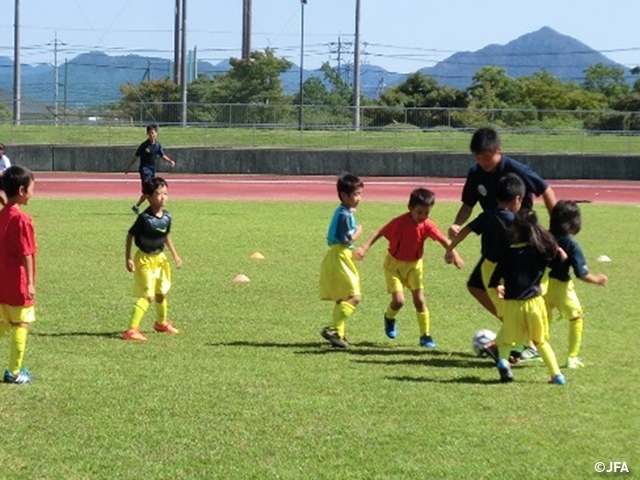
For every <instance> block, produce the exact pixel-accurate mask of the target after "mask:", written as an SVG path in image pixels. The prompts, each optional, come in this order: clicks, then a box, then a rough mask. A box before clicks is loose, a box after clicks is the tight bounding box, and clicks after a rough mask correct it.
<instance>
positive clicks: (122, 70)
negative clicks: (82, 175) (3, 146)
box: [0, 27, 628, 106]
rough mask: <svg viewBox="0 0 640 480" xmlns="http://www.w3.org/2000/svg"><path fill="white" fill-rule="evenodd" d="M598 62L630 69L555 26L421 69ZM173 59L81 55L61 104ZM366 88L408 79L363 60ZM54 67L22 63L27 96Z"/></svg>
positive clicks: (67, 73) (207, 69)
mask: <svg viewBox="0 0 640 480" xmlns="http://www.w3.org/2000/svg"><path fill="white" fill-rule="evenodd" d="M596 63H603V64H605V65H607V66H612V67H620V68H623V69H624V70H625V73H627V74H628V69H627V68H626V67H624V66H623V65H620V64H617V63H615V62H614V61H612V60H610V59H608V58H607V57H606V56H604V55H602V54H601V53H599V52H597V51H595V50H593V49H592V48H590V47H588V46H587V45H585V44H584V43H582V42H580V41H579V40H576V39H574V38H572V37H569V36H567V35H563V34H561V33H558V32H556V31H555V30H553V29H552V28H549V27H543V28H541V29H540V30H537V31H535V32H532V33H527V34H525V35H523V36H521V37H519V38H516V39H515V40H513V41H511V42H509V43H507V44H506V45H488V46H486V47H484V48H482V49H480V50H477V51H475V52H459V53H455V54H454V55H451V56H450V57H448V58H447V59H445V60H443V61H441V62H439V63H438V64H436V65H434V66H433V67H428V68H423V69H421V70H419V71H420V72H422V73H424V74H426V75H429V76H432V77H433V78H435V79H436V80H437V81H438V82H439V83H441V84H443V85H450V86H452V87H456V88H460V89H466V88H468V87H469V86H470V85H471V83H472V78H473V75H474V74H475V72H476V71H477V70H478V69H480V68H482V67H484V66H487V65H493V66H497V67H502V68H504V69H505V70H506V72H507V74H508V75H509V76H511V77H514V78H517V77H520V76H523V75H531V74H532V73H534V72H536V71H539V70H541V69H546V70H547V71H548V72H549V73H551V74H552V75H554V76H556V77H558V78H560V79H561V80H563V81H565V82H566V81H569V80H574V81H577V82H582V81H583V79H584V70H585V69H586V68H587V67H589V66H592V65H594V64H596ZM172 65H173V62H172V60H168V59H166V58H158V57H143V56H140V55H124V56H109V55H107V54H105V53H102V52H89V53H84V54H81V55H78V56H77V57H75V58H73V59H72V60H69V61H68V62H65V63H62V64H60V65H58V102H59V103H60V104H62V103H63V102H65V101H66V102H68V103H69V104H73V105H74V106H78V105H86V106H96V105H104V104H108V103H111V102H115V101H117V100H118V99H119V98H120V90H119V87H120V85H123V84H127V83H133V84H138V83H140V82H141V81H143V80H146V79H159V78H164V77H167V76H169V77H170V76H172V72H173V67H172ZM229 66H230V64H229V61H228V60H225V61H222V62H220V63H218V64H215V65H214V64H212V63H210V62H204V61H198V68H197V71H198V74H207V75H210V76H214V75H217V74H220V73H223V72H226V71H227V70H228V69H229ZM360 73H361V80H360V85H361V91H362V94H363V95H364V96H366V97H369V98H378V97H379V95H380V93H382V91H384V90H385V89H386V88H388V87H389V86H392V85H395V84H397V83H400V82H402V81H404V80H405V79H406V77H407V75H406V74H401V73H394V72H389V71H387V70H385V69H384V68H382V67H379V66H376V65H367V64H363V65H362V66H361V68H360ZM340 74H341V75H342V78H343V79H344V81H345V82H347V83H348V84H351V83H352V81H353V65H352V64H349V63H346V64H344V65H342V66H341V68H340ZM312 76H315V77H319V78H320V79H322V80H323V81H324V75H323V74H322V72H321V71H319V70H305V71H304V72H303V79H304V80H306V79H307V78H309V77H312ZM281 80H282V84H283V88H284V90H285V92H286V93H287V94H293V93H296V92H297V91H298V90H299V88H300V67H299V66H297V65H293V66H292V67H291V68H290V69H289V70H288V71H287V72H284V73H283V74H282V76H281ZM0 85H4V86H6V87H5V90H8V89H10V88H11V87H10V86H11V85H13V61H12V59H10V58H8V57H0ZM54 85H55V81H54V68H53V66H52V65H46V64H45V65H35V66H32V65H22V67H21V87H22V99H23V100H25V101H28V100H34V101H39V102H47V103H49V104H51V103H53V101H54V100H55V88H54Z"/></svg>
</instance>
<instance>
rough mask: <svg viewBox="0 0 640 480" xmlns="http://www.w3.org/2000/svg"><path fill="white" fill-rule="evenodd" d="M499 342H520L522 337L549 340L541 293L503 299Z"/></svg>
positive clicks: (547, 323) (540, 340)
mask: <svg viewBox="0 0 640 480" xmlns="http://www.w3.org/2000/svg"><path fill="white" fill-rule="evenodd" d="M502 311H503V314H504V316H503V322H502V327H501V328H500V333H499V334H498V336H499V338H500V343H509V344H514V343H520V342H522V341H523V339H527V340H533V341H534V342H536V343H544V342H546V341H547V340H549V322H548V321H547V309H546V307H545V305H544V300H543V298H542V296H541V295H538V296H536V297H533V298H530V299H528V300H505V301H504V304H503V309H502Z"/></svg>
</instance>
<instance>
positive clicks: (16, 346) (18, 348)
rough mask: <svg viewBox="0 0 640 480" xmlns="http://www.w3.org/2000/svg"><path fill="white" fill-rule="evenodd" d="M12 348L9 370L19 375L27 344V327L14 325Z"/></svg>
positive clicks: (10, 350)
mask: <svg viewBox="0 0 640 480" xmlns="http://www.w3.org/2000/svg"><path fill="white" fill-rule="evenodd" d="M11 333H12V335H11V348H10V349H9V371H10V372H11V373H12V374H13V375H17V374H18V372H19V371H20V367H21V366H22V359H23V358H24V351H25V348H26V346H27V328H26V327H13V328H12V329H11Z"/></svg>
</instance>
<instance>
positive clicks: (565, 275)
mask: <svg viewBox="0 0 640 480" xmlns="http://www.w3.org/2000/svg"><path fill="white" fill-rule="evenodd" d="M581 228H582V216H581V214H580V208H579V207H578V204H577V203H576V202H573V201H571V200H560V201H559V202H558V203H556V205H555V206H554V207H553V210H551V219H550V228H549V230H550V231H551V233H552V234H553V236H554V237H555V238H556V240H557V241H558V245H560V247H561V248H562V249H563V250H564V251H565V252H566V254H567V256H568V258H567V259H566V260H565V261H564V262H562V263H561V264H559V265H555V266H554V267H553V268H552V269H551V271H550V272H549V286H548V289H547V293H546V294H545V296H544V301H545V304H546V307H547V315H548V317H549V321H551V319H552V318H553V310H554V309H557V310H558V312H560V317H561V318H566V319H567V320H569V355H568V358H567V368H579V367H583V366H584V364H583V363H582V361H581V360H580V358H579V357H578V354H579V353H580V346H581V344H582V331H583V329H584V322H583V318H582V317H583V314H582V306H581V305H580V300H579V299H578V295H577V294H576V291H575V289H574V285H573V280H571V276H570V274H569V270H570V269H571V268H572V269H573V273H574V274H575V276H576V278H578V279H580V280H582V281H583V282H587V283H593V284H595V285H601V286H605V285H606V284H607V276H606V275H603V274H599V275H594V274H592V273H590V272H589V268H588V267H587V261H586V260H585V257H584V253H582V247H581V246H580V244H579V243H578V242H577V241H576V239H575V238H574V235H577V234H578V233H579V232H580V229H581Z"/></svg>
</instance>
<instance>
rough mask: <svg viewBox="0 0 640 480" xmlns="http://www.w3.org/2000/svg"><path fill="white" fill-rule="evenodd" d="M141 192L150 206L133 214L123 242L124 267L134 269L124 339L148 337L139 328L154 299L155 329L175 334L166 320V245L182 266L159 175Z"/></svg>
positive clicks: (168, 281) (168, 276)
mask: <svg viewBox="0 0 640 480" xmlns="http://www.w3.org/2000/svg"><path fill="white" fill-rule="evenodd" d="M143 193H144V194H145V195H146V196H147V198H148V199H149V207H148V208H147V209H146V210H145V211H144V212H142V213H141V214H140V215H138V216H137V217H136V221H135V222H134V224H133V226H132V227H131V228H130V229H129V233H128V234H127V240H126V244H125V261H126V266H127V270H128V271H129V272H134V277H133V278H134V285H133V296H134V298H137V300H136V303H135V306H134V308H133V315H132V317H131V322H130V324H129V329H128V330H127V331H126V332H124V334H123V335H122V339H123V340H137V341H140V342H144V341H146V340H147V337H145V336H144V335H143V334H142V333H141V332H140V330H139V328H138V327H139V326H140V322H141V321H142V317H143V316H144V314H145V313H146V311H147V309H148V308H149V305H150V304H151V302H152V301H153V300H154V298H155V301H156V313H157V319H156V323H155V324H154V325H153V329H154V330H155V331H156V332H166V333H172V334H176V333H178V329H177V328H175V327H174V326H173V324H172V323H171V322H169V321H168V320H167V311H168V306H167V298H166V295H167V292H168V291H169V289H170V288H171V266H170V265H169V260H168V259H167V257H166V255H165V254H164V251H163V250H164V246H165V245H166V246H167V248H168V249H169V251H170V252H171V255H172V256H173V259H174V260H175V262H176V266H177V267H178V268H180V267H181V266H182V259H181V258H180V257H179V256H178V252H176V249H175V247H174V246H173V241H172V240H171V235H170V232H171V215H169V212H167V211H166V210H165V209H164V206H165V204H166V202H167V197H168V193H167V182H165V181H164V179H162V178H160V177H154V178H152V179H151V180H149V181H147V183H145V184H144V189H143ZM134 240H135V244H136V247H138V250H137V251H136V254H135V257H134V258H131V244H132V243H133V241H134Z"/></svg>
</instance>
